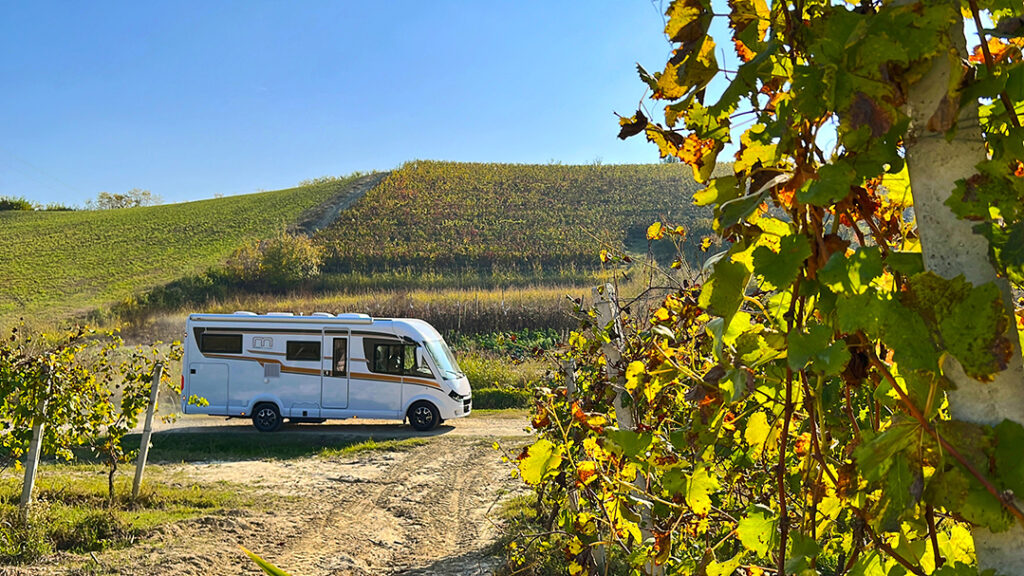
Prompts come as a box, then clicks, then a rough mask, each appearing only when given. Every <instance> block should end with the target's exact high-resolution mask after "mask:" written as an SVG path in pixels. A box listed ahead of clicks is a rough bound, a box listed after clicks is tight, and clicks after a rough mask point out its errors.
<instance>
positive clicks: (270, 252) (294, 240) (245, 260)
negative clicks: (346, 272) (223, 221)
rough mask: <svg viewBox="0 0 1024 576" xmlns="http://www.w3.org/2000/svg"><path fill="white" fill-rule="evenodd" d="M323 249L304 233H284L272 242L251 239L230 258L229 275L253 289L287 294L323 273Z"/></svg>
mask: <svg viewBox="0 0 1024 576" xmlns="http://www.w3.org/2000/svg"><path fill="white" fill-rule="evenodd" d="M322 262H323V248H321V247H320V246H318V245H316V244H314V243H313V241H312V240H310V239H309V238H308V237H306V236H303V235H301V234H294V235H293V234H288V233H286V232H282V233H280V234H278V235H277V236H275V237H274V238H271V239H269V240H248V241H246V242H245V243H244V244H242V246H240V247H239V248H237V249H236V250H235V251H234V252H233V253H232V254H231V257H230V258H229V259H228V262H227V265H226V268H227V271H228V274H229V275H230V276H233V277H234V278H235V279H236V280H237V281H238V282H240V283H242V284H247V285H249V286H250V287H263V288H269V289H271V290H276V291H283V290H286V289H288V288H294V287H296V286H299V285H302V284H304V283H306V282H308V281H309V280H312V279H313V278H315V277H317V276H318V275H319V274H320V265H321V263H322Z"/></svg>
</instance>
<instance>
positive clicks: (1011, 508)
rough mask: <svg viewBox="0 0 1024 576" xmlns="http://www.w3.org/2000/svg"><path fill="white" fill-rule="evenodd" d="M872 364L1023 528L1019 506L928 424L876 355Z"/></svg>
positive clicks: (930, 432)
mask: <svg viewBox="0 0 1024 576" xmlns="http://www.w3.org/2000/svg"><path fill="white" fill-rule="evenodd" d="M871 364H872V365H873V366H874V367H875V368H877V369H878V371H879V372H881V374H882V376H884V377H885V379H886V380H887V381H888V382H889V385H890V386H892V388H893V390H895V391H896V394H898V395H899V397H900V400H901V401H902V402H903V405H904V406H905V407H906V408H907V411H908V412H910V415H911V416H913V417H914V419H915V420H917V421H918V423H919V424H920V425H921V428H922V429H923V430H924V431H925V432H927V433H928V435H929V436H931V437H932V438H934V439H935V441H936V442H938V443H939V445H940V446H942V449H943V450H945V451H947V452H949V454H950V455H951V456H953V458H954V459H956V461H957V462H959V463H960V464H961V465H962V466H963V467H964V468H966V469H967V471H968V472H969V473H970V474H971V476H974V478H975V479H977V480H978V482H981V485H982V486H984V487H985V490H986V491H988V493H989V494H991V495H992V496H993V497H994V498H995V499H996V500H997V501H998V502H999V503H1000V504H1002V506H1003V508H1006V510H1007V511H1008V512H1009V513H1010V514H1012V515H1013V516H1014V518H1016V519H1017V521H1018V522H1020V523H1021V525H1022V526H1024V512H1021V511H1020V509H1019V508H1017V506H1016V505H1014V503H1013V502H1012V501H1011V500H1009V499H1008V498H1004V497H1003V495H1002V494H1001V493H1000V492H999V489H998V488H996V487H995V485H994V484H992V482H991V481H989V479H988V478H986V477H985V475H984V474H982V473H981V472H979V471H978V469H977V468H975V467H974V466H973V465H972V464H971V463H970V462H969V461H968V460H967V458H965V457H964V456H963V454H961V453H960V451H959V450H957V449H956V448H954V447H953V445H952V444H950V443H949V442H947V441H946V440H945V439H944V438H943V437H942V435H941V434H939V432H938V430H936V429H935V428H934V427H932V425H931V423H929V422H928V419H927V418H925V416H924V414H922V413H921V411H920V410H918V409H917V406H915V405H914V403H913V402H912V401H911V400H910V397H909V396H908V395H907V393H906V392H905V391H904V390H903V388H902V387H900V385H899V383H897V382H896V378H895V377H893V375H892V372H890V371H889V368H888V366H886V365H885V364H884V363H883V362H882V361H881V360H879V359H878V357H877V356H875V355H874V354H872V355H871Z"/></svg>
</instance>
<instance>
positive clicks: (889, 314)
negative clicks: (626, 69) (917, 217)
mask: <svg viewBox="0 0 1024 576" xmlns="http://www.w3.org/2000/svg"><path fill="white" fill-rule="evenodd" d="M979 4H981V8H983V9H986V10H987V12H988V14H987V16H988V17H989V18H991V21H992V22H994V23H995V24H996V28H995V29H994V30H984V31H983V30H979V33H981V34H982V38H983V39H984V40H985V42H984V43H983V45H982V47H979V48H978V50H977V51H976V53H975V57H972V59H971V61H970V64H971V66H970V67H969V70H968V72H969V73H968V74H964V76H963V78H956V79H955V80H956V81H953V82H949V83H948V90H949V91H948V93H947V95H946V98H945V99H943V100H942V103H940V105H939V109H938V110H936V111H935V114H934V116H932V118H931V120H929V121H928V122H927V124H928V125H927V127H924V126H917V127H915V128H914V131H911V130H910V117H909V116H908V112H907V110H906V108H905V107H904V104H905V103H906V102H907V101H908V98H909V96H908V91H913V90H914V85H915V83H916V82H917V81H919V80H920V79H921V77H922V75H923V74H924V73H925V71H927V69H928V67H929V66H930V65H932V63H933V62H937V63H939V64H943V63H948V62H950V61H949V60H947V56H949V55H953V54H957V51H956V39H955V38H954V34H958V32H956V31H959V30H962V28H963V23H964V16H963V15H962V14H968V15H971V16H973V18H972V19H973V20H974V22H975V23H976V24H977V25H978V27H979V28H980V27H981V25H982V22H983V19H982V18H980V17H979V16H978V14H979ZM962 11H963V12H962ZM719 12H721V10H720V11H719ZM1022 16H1024V9H1022V7H1021V5H1020V4H1019V3H1005V2H981V3H975V2H973V1H968V2H917V3H915V2H908V3H900V4H882V3H878V4H872V3H861V4H860V5H859V6H857V7H853V6H851V5H843V4H834V3H830V2H817V1H812V2H799V3H795V4H794V3H789V2H777V3H772V4H771V7H769V6H768V4H767V3H765V2H761V1H759V0H750V1H740V2H730V4H729V10H728V17H729V22H730V26H731V29H732V32H733V45H734V46H735V48H736V51H737V57H738V58H737V62H736V66H735V67H734V71H733V72H732V73H730V75H729V76H730V77H729V78H728V83H729V84H728V87H727V89H726V90H725V91H724V92H722V93H721V94H718V99H717V100H716V101H709V102H707V103H705V100H704V96H705V89H706V88H708V83H709V82H710V81H711V79H712V78H713V77H715V76H716V75H717V74H718V73H719V71H720V69H719V66H718V63H717V60H716V53H717V50H716V49H715V44H714V41H713V40H712V39H711V38H710V36H708V34H707V33H708V30H709V26H710V22H711V20H712V18H713V17H715V15H713V14H712V10H711V6H710V3H709V2H703V1H701V0H677V1H676V2H673V3H672V4H671V6H670V7H669V9H668V12H667V17H668V18H667V27H666V34H667V35H668V37H669V38H671V40H672V41H673V42H674V43H676V44H677V50H676V51H675V52H674V54H673V56H672V59H671V60H670V61H669V62H668V63H667V65H666V68H665V70H664V72H661V73H657V74H649V73H647V72H646V71H645V70H643V69H642V68H641V69H640V76H641V78H642V80H643V81H644V82H645V83H646V84H647V86H648V87H649V88H650V90H651V91H652V93H653V97H654V98H655V99H658V100H663V101H667V104H668V106H667V107H666V108H665V109H664V110H665V122H666V125H661V124H655V123H654V122H651V121H649V120H648V119H647V116H646V115H645V114H644V113H643V111H638V112H637V113H636V114H635V115H634V116H633V117H632V118H628V119H626V118H624V119H623V120H622V127H623V129H622V136H623V137H628V136H630V135H636V134H645V135H646V137H647V138H648V139H649V140H650V141H652V142H654V143H655V144H657V145H658V147H659V149H660V150H661V153H662V154H663V155H666V156H676V157H678V158H680V159H681V160H683V161H684V162H686V163H687V164H689V165H690V166H691V167H692V168H693V169H694V173H695V175H696V176H697V177H698V179H700V180H707V179H710V180H709V184H708V187H707V189H706V190H703V191H700V192H698V193H697V194H696V196H695V199H696V201H697V202H698V203H699V204H705V205H710V206H713V207H714V209H715V229H716V231H717V232H718V233H719V234H720V235H721V236H722V238H723V239H724V240H726V241H727V243H728V244H727V245H728V249H727V250H726V251H724V252H722V253H720V254H718V255H716V256H715V257H714V258H713V259H712V266H711V267H710V269H711V274H710V276H708V277H707V278H705V279H704V281H703V282H702V283H699V284H698V285H697V286H686V287H683V288H681V289H680V290H679V291H678V292H677V293H676V294H674V295H671V296H669V297H668V298H667V299H666V300H665V301H664V304H663V306H662V307H661V308H660V309H658V310H656V311H655V312H654V313H653V314H652V315H651V316H650V317H645V316H641V317H634V318H632V319H631V320H632V322H633V325H632V326H631V327H629V328H628V329H626V330H623V329H621V328H619V326H618V322H617V321H615V320H613V318H614V317H615V316H617V314H610V315H609V316H607V317H603V319H602V320H600V321H598V320H597V318H598V317H602V316H599V315H598V314H594V315H593V318H594V320H593V321H592V322H591V323H590V326H589V327H588V328H587V329H585V330H581V331H580V332H578V333H577V334H575V335H574V336H573V337H572V338H571V340H570V344H569V347H568V349H567V351H566V353H565V356H566V359H567V360H572V361H574V362H575V366H576V370H575V371H574V372H573V378H572V379H570V381H569V382H567V381H565V380H555V381H554V382H552V385H551V387H549V388H546V389H541V390H540V394H541V400H540V402H539V403H538V407H537V412H536V415H535V418H534V426H535V428H537V430H538V436H539V437H538V439H537V440H536V442H535V443H534V444H533V445H532V446H530V447H529V448H528V449H526V450H524V451H523V452H522V454H520V456H519V460H518V469H519V474H520V475H521V477H522V479H523V480H524V481H525V482H526V483H527V484H529V485H531V486H533V487H534V488H535V490H536V493H537V494H538V498H539V499H541V501H542V504H543V505H544V509H543V511H542V517H545V518H550V519H551V520H550V522H548V526H549V530H548V531H547V532H543V531H542V532H540V533H539V534H536V535H534V536H532V537H530V538H527V539H526V543H527V544H530V545H534V546H542V545H544V543H546V542H547V543H551V542H554V543H556V545H558V546H559V552H560V553H562V554H564V557H565V558H566V559H567V563H568V572H569V573H570V574H580V573H588V574H601V573H604V572H603V571H604V570H605V569H606V568H607V566H608V563H609V562H610V559H611V558H624V559H625V560H626V561H627V562H628V564H629V565H630V570H631V572H632V573H638V574H641V573H642V574H653V573H658V572H660V571H665V572H668V573H673V574H699V575H708V576H725V575H733V574H741V575H743V576H750V575H760V574H765V573H776V574H780V575H781V574H799V575H801V576H804V575H828V576H833V575H846V574H856V575H865V576H876V575H877V576H882V575H886V576H895V575H903V574H915V575H928V574H937V575H942V576H966V575H972V576H976V575H977V574H978V573H979V568H978V564H977V561H978V559H977V558H976V554H975V550H974V541H973V539H972V531H973V532H974V536H975V537H976V538H977V537H987V535H988V534H990V533H1002V532H1006V531H1008V530H1011V529H1012V530H1017V531H1019V530H1020V526H1021V525H1024V513H1022V512H1021V510H1020V508H1019V507H1018V501H1017V500H1016V499H1015V497H1014V494H1022V493H1024V468H1022V464H1021V462H1022V460H1021V458H1020V454H1021V452H1020V450H1021V448H1020V447H1021V445H1022V443H1024V426H1022V425H1021V423H1018V422H1013V421H1011V420H1003V421H1001V422H994V423H993V424H991V425H986V424H979V423H971V422H966V421H963V420H958V419H955V418H954V417H953V415H952V414H951V410H950V402H952V400H950V397H951V394H950V392H951V390H952V388H953V386H952V384H951V381H950V379H949V378H951V377H952V376H950V371H951V370H953V369H955V367H956V366H957V365H959V366H961V367H962V368H963V371H964V372H965V373H966V374H967V375H968V376H969V377H971V378H973V379H975V380H977V381H979V382H989V381H991V380H992V379H993V378H994V377H995V376H996V375H997V374H999V373H1001V372H1003V371H1004V370H1006V369H1007V366H1008V365H1009V364H1010V363H1011V361H1014V362H1016V361H1017V360H1019V359H1015V358H1014V355H1016V354H1019V352H1018V351H1017V350H1016V349H1015V347H1014V346H1013V342H1012V339H1015V338H1017V334H1016V332H1015V331H1014V330H1013V327H1014V322H1013V319H1012V317H1011V314H1009V313H1008V311H1007V310H1006V308H1005V306H1004V294H1002V293H1001V290H1000V288H999V286H998V284H997V283H995V282H989V283H985V284H980V285H977V286H975V285H971V284H970V283H968V282H967V281H965V280H964V278H963V277H962V276H961V277H958V278H944V277H941V276H939V275H937V274H935V273H932V272H929V271H926V270H925V266H924V262H923V260H922V256H921V254H920V249H921V244H920V240H919V229H918V227H917V223H916V222H914V221H906V220H904V217H912V215H913V212H912V211H909V210H908V208H909V207H910V206H911V203H912V200H911V196H910V194H909V192H910V189H909V187H908V185H907V172H906V171H905V169H904V166H905V160H904V159H905V158H908V157H911V156H912V152H914V151H917V150H919V149H916V148H914V146H916V145H917V144H918V143H919V142H920V141H921V140H922V139H939V138H949V139H956V138H959V137H961V135H960V134H958V133H957V132H958V131H960V130H964V131H970V130H977V125H976V124H972V123H971V122H966V123H961V124H959V125H958V123H957V116H958V114H959V108H960V106H964V110H965V111H968V112H972V111H976V110H977V109H978V108H977V100H978V98H983V99H985V100H984V101H985V104H984V105H983V106H982V107H981V111H980V115H981V125H982V126H981V128H982V129H983V131H984V134H983V137H984V140H980V139H973V140H970V139H969V141H970V142H973V146H975V147H977V150H980V151H981V153H980V154H979V157H980V159H981V163H980V164H978V165H977V167H976V170H977V171H978V173H977V174H974V175H973V176H972V175H970V174H964V175H963V176H964V180H961V181H960V182H959V183H958V185H957V188H956V190H950V192H951V193H952V197H951V198H949V200H948V202H947V203H946V205H947V206H949V207H950V208H952V209H953V211H954V212H955V213H956V214H957V215H959V216H960V217H963V218H968V219H971V220H973V221H976V222H978V225H977V227H976V230H978V231H981V232H982V233H984V234H985V235H986V236H987V238H988V239H989V241H990V242H991V251H992V253H991V255H992V256H993V259H994V262H995V264H996V267H997V269H998V271H999V272H1000V274H1001V275H1003V276H1004V277H1009V278H1011V279H1014V280H1018V281H1019V280H1020V279H1021V278H1024V276H1022V274H1021V268H1022V261H1024V256H1022V255H1024V253H1022V252H1021V251H1020V250H1019V245H1020V243H1019V237H1020V236H1019V234H1020V231H1021V230H1022V229H1024V224H1022V221H1024V209H1022V206H1021V198H1024V148H1022V147H1021V143H1022V142H1024V138H1022V135H1024V132H1022V129H1021V128H1020V120H1019V118H1018V114H1017V112H1016V111H1015V108H1017V109H1020V108H1021V107H1022V106H1021V104H1020V103H1021V102H1022V101H1024V82H1020V80H1022V79H1024V59H1022V58H1021V50H1020V47H1021V46H1022V45H1024V39H1022V37H1021V34H1022V32H1024V27H1021V26H1020V22H1021V20H1020V19H1021V17H1022ZM988 33H991V34H992V35H993V36H992V37H991V38H989V37H986V34H988ZM953 62H955V65H954V66H953V70H954V71H955V73H959V72H960V71H961V69H962V67H961V63H960V61H959V60H957V59H954V60H953ZM744 108H745V109H744ZM746 116H750V117H751V118H752V119H753V123H752V124H750V123H744V122H742V121H741V120H739V118H741V117H746ZM974 118H977V115H976V114H975V115H973V116H971V118H969V119H968V120H972V119H974ZM733 122H736V123H737V124H739V125H742V126H743V130H742V132H741V134H739V138H738V142H739V151H738V152H737V154H736V162H735V163H734V164H733V166H732V172H731V173H729V174H725V175H721V176H719V177H717V178H711V176H712V174H711V171H712V169H713V168H714V166H715V160H716V157H717V155H718V153H719V152H720V151H721V150H722V149H723V148H724V147H725V144H726V143H728V142H730V141H732V138H733V129H734V124H733ZM824 125H832V126H835V127H836V131H837V134H836V138H837V139H838V145H836V146H835V147H834V148H829V147H825V146H824V144H823V142H822V139H819V134H820V132H819V131H820V130H821V128H822V126H824ZM680 132H684V133H686V135H685V136H684V135H683V134H681V133H680ZM979 135H981V134H980V131H979ZM916 160H918V161H920V159H916ZM927 160H928V159H927V158H926V159H925V161H927ZM933 160H937V159H933ZM925 169H926V170H927V169H929V168H925ZM911 176H913V172H911ZM911 184H913V182H911ZM951 187H952V186H951ZM665 229H669V230H671V229H672V227H662V226H661V225H658V226H652V227H651V229H650V230H649V233H648V235H649V237H650V238H652V239H655V238H658V237H660V236H662V235H663V234H664V230H665ZM921 233H923V232H921ZM926 248H927V246H926ZM933 249H934V247H933ZM573 380H574V383H573V382H572V381H573ZM571 384H573V385H574V386H575V390H574V388H573V385H571ZM960 401H963V399H960ZM1017 533H1019V532H1017ZM1007 545H1011V546H1012V543H1010V542H1006V543H1004V544H1003V547H1004V548H1005V547H1006V546H1007ZM998 547H999V546H995V547H994V548H998ZM987 552H988V553H989V554H992V553H994V552H998V550H995V549H989V550H987ZM992 572H993V571H985V572H984V573H985V574H991V573H992Z"/></svg>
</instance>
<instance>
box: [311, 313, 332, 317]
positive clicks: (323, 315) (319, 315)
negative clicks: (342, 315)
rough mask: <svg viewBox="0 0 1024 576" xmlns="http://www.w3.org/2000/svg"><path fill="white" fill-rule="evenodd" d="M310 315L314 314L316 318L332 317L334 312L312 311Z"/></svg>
mask: <svg viewBox="0 0 1024 576" xmlns="http://www.w3.org/2000/svg"><path fill="white" fill-rule="evenodd" d="M310 316H315V317H316V318H334V314H331V313H330V312H313V313H312V314H310Z"/></svg>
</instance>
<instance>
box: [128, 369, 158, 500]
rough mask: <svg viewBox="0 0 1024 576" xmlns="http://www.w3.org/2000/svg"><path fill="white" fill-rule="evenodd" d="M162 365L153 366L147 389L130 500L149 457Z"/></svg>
mask: <svg viewBox="0 0 1024 576" xmlns="http://www.w3.org/2000/svg"><path fill="white" fill-rule="evenodd" d="M163 372H164V365H163V364H161V363H157V365H156V366H154V367H153V383H152V385H151V388H150V391H149V406H148V407H146V424H145V425H144V426H143V428H142V441H141V443H140V445H139V457H138V459H137V460H136V462H135V481H134V482H132V500H135V499H136V498H138V497H139V489H140V488H142V473H143V471H144V470H145V469H146V459H147V458H149V439H150V438H151V437H152V436H153V412H155V411H156V398H157V395H159V393H160V379H161V378H162V377H163Z"/></svg>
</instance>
